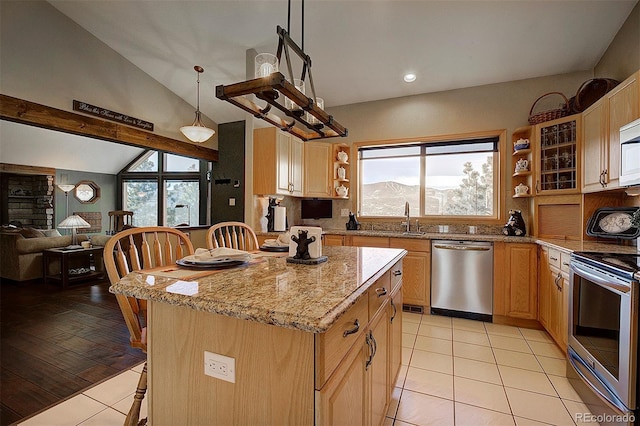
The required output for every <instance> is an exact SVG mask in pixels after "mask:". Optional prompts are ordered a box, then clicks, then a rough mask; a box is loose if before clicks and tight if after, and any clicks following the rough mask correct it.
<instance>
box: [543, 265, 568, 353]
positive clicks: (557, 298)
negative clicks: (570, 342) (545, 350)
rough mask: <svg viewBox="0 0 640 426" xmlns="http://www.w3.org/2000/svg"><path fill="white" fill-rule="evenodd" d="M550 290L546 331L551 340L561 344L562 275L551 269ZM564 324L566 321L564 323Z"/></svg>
mask: <svg viewBox="0 0 640 426" xmlns="http://www.w3.org/2000/svg"><path fill="white" fill-rule="evenodd" d="M550 281H551V288H550V290H549V292H550V297H549V328H547V331H548V332H549V334H550V335H551V337H553V340H555V341H556V343H558V345H560V344H561V341H562V338H561V335H562V333H561V328H562V323H563V318H562V313H563V309H562V304H563V291H562V273H561V272H560V271H559V270H557V269H555V268H551V280H550ZM565 323H566V321H565Z"/></svg>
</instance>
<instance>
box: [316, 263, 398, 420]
mask: <svg viewBox="0 0 640 426" xmlns="http://www.w3.org/2000/svg"><path fill="white" fill-rule="evenodd" d="M394 272H396V273H394ZM382 288H384V289H385V291H384V292H381V291H380V289H382ZM401 289H402V262H399V263H398V264H396V265H395V266H393V267H392V268H391V269H390V270H389V271H387V272H386V273H385V274H384V275H383V276H382V277H381V278H380V279H379V280H378V281H377V282H376V283H375V284H374V285H372V286H371V287H370V288H369V290H368V295H364V296H365V297H363V298H361V299H360V301H359V302H358V304H357V305H359V304H362V303H363V301H368V313H369V319H370V320H369V321H368V323H367V321H364V322H360V323H359V324H360V327H359V328H358V331H356V332H354V333H351V334H348V335H346V336H345V335H344V331H345V330H354V328H353V324H354V322H353V318H354V317H357V318H363V309H364V308H363V306H359V307H358V306H357V305H356V306H354V308H351V309H350V310H349V312H348V313H347V315H350V316H349V318H348V320H347V321H346V322H345V323H344V324H335V325H334V326H332V328H331V329H330V330H329V332H327V333H332V332H333V331H334V330H337V332H335V333H333V334H334V335H335V338H336V339H337V340H336V339H334V343H330V342H329V341H326V342H325V345H324V350H323V354H321V355H319V354H317V355H316V363H317V364H318V363H320V364H322V362H323V361H322V359H323V358H324V357H326V356H331V357H332V358H334V359H340V360H341V361H340V363H339V364H338V365H337V366H336V367H335V368H333V369H331V368H330V369H327V370H326V371H327V373H328V374H327V380H326V382H324V381H323V379H322V378H321V379H320V381H318V377H316V402H317V405H316V423H317V424H322V425H338V424H340V425H343V424H357V425H380V424H382V422H383V421H384V418H385V414H386V412H387V408H388V405H389V402H390V398H391V392H392V390H393V383H394V382H395V378H396V377H397V375H398V372H399V370H400V365H401V356H402V353H401V351H402V315H401V311H400V310H399V309H398V304H399V303H400V304H401V303H402V291H401ZM364 306H366V304H365V305H364ZM354 309H355V310H356V311H359V313H357V314H356V313H353V312H352V311H353V310H354ZM354 315H355V316H354ZM341 337H342V339H341ZM346 338H350V339H352V341H351V342H350V343H349V344H350V345H351V349H350V350H349V351H348V352H347V353H346V354H344V353H343V352H342V350H341V349H339V348H337V347H336V348H337V349H338V350H336V351H333V350H332V348H334V346H335V345H336V343H335V342H336V341H337V342H338V343H337V344H338V345H340V344H343V343H344V341H345V340H344V339H346ZM334 352H335V353H337V355H336V354H335V353H334ZM326 365H328V364H326Z"/></svg>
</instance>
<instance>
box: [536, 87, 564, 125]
mask: <svg viewBox="0 0 640 426" xmlns="http://www.w3.org/2000/svg"><path fill="white" fill-rule="evenodd" d="M550 95H559V96H562V99H563V100H564V106H563V107H562V108H557V109H550V110H548V111H543V112H538V113H536V114H534V113H533V109H534V108H535V106H536V104H537V103H538V102H539V101H540V100H541V99H542V98H544V97H545V96H550ZM567 115H569V100H568V99H567V97H566V96H565V95H563V94H562V93H560V92H549V93H545V94H544V95H542V96H540V97H539V98H538V99H536V101H535V102H534V103H533V105H531V109H530V110H529V124H531V125H533V124H540V123H544V122H545V121H551V120H555V119H557V118H562V117H566V116H567Z"/></svg>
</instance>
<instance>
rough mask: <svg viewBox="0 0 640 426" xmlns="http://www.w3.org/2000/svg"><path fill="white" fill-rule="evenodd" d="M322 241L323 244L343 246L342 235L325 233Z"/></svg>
mask: <svg viewBox="0 0 640 426" xmlns="http://www.w3.org/2000/svg"><path fill="white" fill-rule="evenodd" d="M322 241H323V244H324V245H325V246H343V245H344V235H333V234H325V235H324V236H323V237H322Z"/></svg>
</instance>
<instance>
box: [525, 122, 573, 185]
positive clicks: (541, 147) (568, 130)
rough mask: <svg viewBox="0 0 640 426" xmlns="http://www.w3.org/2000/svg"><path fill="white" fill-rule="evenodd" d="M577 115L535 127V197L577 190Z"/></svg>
mask: <svg viewBox="0 0 640 426" xmlns="http://www.w3.org/2000/svg"><path fill="white" fill-rule="evenodd" d="M581 130H582V123H581V116H580V114H576V115H571V116H568V117H563V118H559V119H557V120H553V121H547V122H545V123H541V124H538V125H536V126H535V136H536V141H537V144H536V145H537V146H536V149H535V172H536V194H539V195H543V194H544V195H553V194H570V193H576V192H579V191H580V188H581V187H580V186H579V180H578V178H579V177H580V163H579V161H580V145H579V141H580V136H581Z"/></svg>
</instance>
